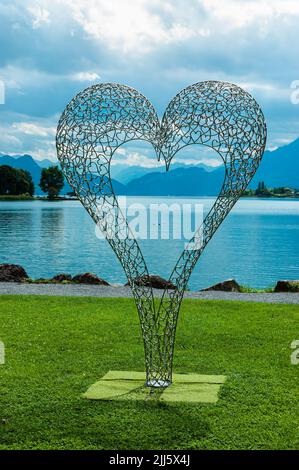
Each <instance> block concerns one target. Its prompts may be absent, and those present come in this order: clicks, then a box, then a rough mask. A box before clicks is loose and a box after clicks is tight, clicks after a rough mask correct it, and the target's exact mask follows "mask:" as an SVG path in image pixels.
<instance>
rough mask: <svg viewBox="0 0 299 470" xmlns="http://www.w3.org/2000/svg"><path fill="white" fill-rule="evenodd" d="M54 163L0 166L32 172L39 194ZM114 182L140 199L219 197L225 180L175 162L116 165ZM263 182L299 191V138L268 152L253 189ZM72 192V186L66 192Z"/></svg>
mask: <svg viewBox="0 0 299 470" xmlns="http://www.w3.org/2000/svg"><path fill="white" fill-rule="evenodd" d="M57 164H58V163H57V162H52V161H51V160H48V159H45V160H35V159H33V158H32V156H31V155H19V156H18V155H17V156H10V155H0V165H10V166H12V167H14V168H21V169H23V170H27V171H29V172H30V173H31V175H32V179H33V181H34V184H35V192H36V194H41V190H40V188H39V186H38V184H39V181H40V174H41V170H42V168H46V167H48V166H50V165H57ZM111 174H112V178H113V179H112V182H113V187H114V190H115V192H116V193H117V194H125V195H130V196H131V195H132V196H133V195H140V196H158V195H160V196H163V195H164V196H166V195H167V196H203V195H204V196H211V195H216V194H217V193H218V192H219V189H220V187H221V184H222V181H223V177H224V167H223V166H218V167H216V168H215V167H211V166H208V165H204V164H202V163H200V164H198V165H186V164H184V163H175V162H174V163H173V164H172V165H171V166H170V170H169V171H168V172H166V171H165V168H164V167H163V166H160V167H155V168H149V167H144V166H128V165H124V164H119V163H117V164H114V165H113V166H112V168H111ZM259 181H264V182H265V184H266V186H267V187H279V186H288V187H292V188H299V138H298V139H296V140H295V141H293V142H291V143H290V144H288V145H285V146H283V147H279V148H277V149H276V150H273V151H269V150H267V151H266V152H265V153H264V156H263V159H262V162H261V164H260V167H259V169H258V170H257V173H256V175H255V176H254V178H253V180H252V182H251V183H250V185H249V187H250V188H253V189H255V188H256V187H257V185H258V182H259ZM69 191H71V188H70V187H69V185H68V184H65V187H64V189H63V191H62V194H66V193H67V192H69Z"/></svg>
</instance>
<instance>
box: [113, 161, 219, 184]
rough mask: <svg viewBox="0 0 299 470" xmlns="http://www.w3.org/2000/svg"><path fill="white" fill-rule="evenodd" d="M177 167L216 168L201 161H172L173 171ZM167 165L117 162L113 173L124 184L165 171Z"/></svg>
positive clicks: (210, 169) (207, 169) (171, 167)
mask: <svg viewBox="0 0 299 470" xmlns="http://www.w3.org/2000/svg"><path fill="white" fill-rule="evenodd" d="M177 168H204V169H205V170H206V171H213V170H214V168H213V167H210V166H207V165H204V164H203V163H199V164H198V165H186V164H184V163H175V162H174V163H172V164H171V166H170V169H171V171H173V170H176V169H177ZM165 171H166V170H165V165H163V164H162V165H160V166H156V167H145V166H137V165H133V166H128V165H124V164H119V163H117V164H115V165H112V168H111V175H112V177H113V178H115V179H117V180H118V181H119V182H120V183H122V184H128V183H130V182H131V181H133V180H134V179H136V178H141V177H142V176H144V175H148V174H150V173H165Z"/></svg>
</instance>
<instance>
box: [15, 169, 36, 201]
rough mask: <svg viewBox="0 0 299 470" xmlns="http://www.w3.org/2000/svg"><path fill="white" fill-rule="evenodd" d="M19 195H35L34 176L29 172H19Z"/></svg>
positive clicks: (17, 184)
mask: <svg viewBox="0 0 299 470" xmlns="http://www.w3.org/2000/svg"><path fill="white" fill-rule="evenodd" d="M16 186H17V188H16V189H17V194H26V193H28V194H30V196H33V194H34V183H33V181H32V176H31V174H30V173H29V171H27V170H17V183H16Z"/></svg>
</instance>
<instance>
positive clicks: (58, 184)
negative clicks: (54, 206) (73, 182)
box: [0, 165, 64, 199]
mask: <svg viewBox="0 0 299 470" xmlns="http://www.w3.org/2000/svg"><path fill="white" fill-rule="evenodd" d="M63 186H64V178H63V173H62V171H61V170H60V168H59V167H58V166H50V167H49V168H43V169H42V171H41V177H40V182H39V187H40V188H41V190H42V191H43V192H44V193H46V194H47V196H48V199H56V198H57V197H58V196H59V193H60V191H61V190H62V188H63ZM34 191H35V188H34V183H33V180H32V176H31V174H30V173H29V171H26V170H21V169H19V168H13V167H11V166H9V165H0V195H1V196H20V195H28V196H31V197H32V196H33V195H34Z"/></svg>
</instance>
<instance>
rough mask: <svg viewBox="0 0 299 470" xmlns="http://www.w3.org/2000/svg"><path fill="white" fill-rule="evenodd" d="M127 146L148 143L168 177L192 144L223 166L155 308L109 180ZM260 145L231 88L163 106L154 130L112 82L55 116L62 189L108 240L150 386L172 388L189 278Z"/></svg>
mask: <svg viewBox="0 0 299 470" xmlns="http://www.w3.org/2000/svg"><path fill="white" fill-rule="evenodd" d="M132 140H145V141H148V142H150V143H151V144H152V145H153V147H154V149H155V151H156V154H157V156H158V159H161V158H163V159H164V160H165V163H166V169H168V168H169V166H170V163H171V161H172V159H173V157H174V155H175V154H176V153H177V152H178V151H179V150H181V149H182V148H183V147H185V146H188V145H193V144H202V145H206V146H209V147H211V148H213V149H214V150H215V151H216V152H218V154H219V155H220V156H221V158H222V159H223V162H224V165H225V177H224V182H223V186H222V188H221V190H220V193H219V195H218V197H217V199H216V201H215V203H214V206H213V207H212V209H211V210H210V212H209V213H208V214H207V216H206V217H205V220H204V222H203V224H202V226H201V227H199V228H198V230H197V232H196V234H195V235H194V237H193V238H192V239H191V240H190V242H189V244H188V246H187V247H186V248H185V249H184V251H183V252H182V254H181V256H180V258H179V260H178V261H177V263H176V265H175V267H174V269H173V271H172V273H171V275H170V278H169V280H170V281H171V282H172V283H173V284H175V286H176V289H172V290H170V289H166V290H165V291H164V293H163V296H162V298H161V300H160V301H159V302H158V301H154V296H153V291H152V288H151V287H148V286H140V285H137V284H136V281H135V280H136V278H140V277H141V276H146V275H149V273H148V269H147V266H146V263H145V260H144V258H143V255H142V252H141V250H140V248H139V245H138V243H137V241H136V240H135V239H134V237H133V235H132V233H131V232H130V228H129V226H128V224H127V221H126V219H125V218H124V216H123V214H122V212H121V210H120V208H119V206H118V201H117V198H116V196H115V194H114V192H113V187H112V182H111V178H110V163H111V159H112V157H113V154H114V152H115V151H116V150H117V148H118V147H120V146H121V145H123V144H124V143H126V142H129V141H132ZM265 142H266V125H265V121H264V116H263V113H262V111H261V109H260V107H259V106H258V104H257V103H256V101H255V100H254V99H253V98H252V97H251V96H250V95H249V94H248V93H247V92H245V91H244V90H242V89H241V88H239V87H238V86H236V85H233V84H230V83H225V82H218V81H207V82H201V83H196V84H194V85H191V86H189V87H187V88H185V89H184V90H182V91H181V92H180V93H179V94H178V95H177V96H176V97H175V98H174V99H173V100H172V101H171V102H170V104H169V105H168V107H167V109H166V111H165V113H164V116H163V118H162V121H161V123H160V122H159V119H158V116H157V114H156V112H155V110H154V108H153V106H152V105H151V103H150V102H149V101H148V100H147V99H146V98H145V97H144V96H143V95H142V94H140V93H139V92H138V91H136V90H134V89H132V88H130V87H128V86H124V85H119V84H114V83H106V84H99V85H95V86H92V87H90V88H87V89H86V90H84V91H82V92H81V93H79V94H78V95H77V96H75V97H74V98H73V100H72V101H71V102H70V103H69V104H68V106H67V107H66V109H65V111H64V113H63V114H62V116H61V119H60V121H59V125H58V130H57V153H58V157H59V160H60V162H61V166H62V169H63V172H64V174H65V176H66V178H67V180H68V182H69V184H70V185H71V187H72V188H73V189H74V191H75V193H76V194H77V196H78V198H79V199H80V201H81V202H82V204H83V206H84V207H85V209H86V210H87V211H88V212H89V214H90V215H91V217H92V218H93V220H94V221H95V222H96V224H98V226H99V228H100V229H101V230H102V232H103V233H104V234H105V235H106V237H107V240H108V242H109V243H110V245H111V247H112V248H113V250H114V251H115V253H116V255H117V257H118V258H119V260H120V262H121V264H122V266H123V269H124V270H125V273H126V275H127V278H128V281H129V284H130V286H131V288H132V291H133V294H134V298H135V302H136V306H137V309H138V313H139V318H140V323H141V329H142V335H143V341H144V348H145V361H146V374H147V381H146V384H147V385H148V386H152V387H166V386H168V385H169V384H170V383H171V377H172V359H173V350H174V340H175V330H176V324H177V319H178V314H179V310H180V305H181V301H182V298H183V295H184V291H185V289H186V286H187V282H188V279H189V277H190V275H191V273H192V270H193V268H194V266H195V264H196V263H197V261H198V259H199V257H200V255H201V253H202V252H203V250H204V248H205V247H206V245H207V243H208V242H209V240H210V239H211V238H212V236H213V234H214V233H215V231H216V230H217V228H218V227H219V226H220V224H221V222H222V221H223V220H224V218H225V217H226V215H227V214H228V213H229V211H230V210H231V209H232V207H233V206H234V204H235V203H236V201H237V200H238V198H239V197H240V195H241V193H242V192H243V191H244V190H245V188H246V187H247V185H248V183H249V182H250V180H251V179H252V177H253V175H254V174H255V172H256V170H257V168H258V165H259V163H260V160H261V158H262V155H263V152H264V148H265ZM115 220H116V221H117V223H116V224H115ZM224 249H225V248H224Z"/></svg>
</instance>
